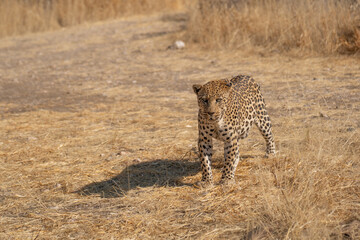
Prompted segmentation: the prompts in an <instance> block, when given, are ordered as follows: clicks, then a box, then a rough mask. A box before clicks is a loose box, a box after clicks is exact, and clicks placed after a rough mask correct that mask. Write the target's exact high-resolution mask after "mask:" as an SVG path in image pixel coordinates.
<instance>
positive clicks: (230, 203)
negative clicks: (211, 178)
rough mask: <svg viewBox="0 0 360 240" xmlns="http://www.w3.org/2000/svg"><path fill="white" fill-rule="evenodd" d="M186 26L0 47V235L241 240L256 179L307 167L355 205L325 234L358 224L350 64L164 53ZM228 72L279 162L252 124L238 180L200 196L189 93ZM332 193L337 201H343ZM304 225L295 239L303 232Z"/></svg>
mask: <svg viewBox="0 0 360 240" xmlns="http://www.w3.org/2000/svg"><path fill="white" fill-rule="evenodd" d="M184 27H185V22H184V18H183V16H182V15H169V16H165V17H164V16H151V17H136V18H127V19H123V20H117V21H111V22H106V23H98V24H93V25H89V26H86V25H85V26H80V27H74V28H71V29H65V30H62V31H56V32H50V33H41V34H33V35H27V36H22V37H15V38H5V39H2V40H0V129H1V131H0V203H1V205H0V238H2V239H49V238H69V239H79V238H80V239H81V238H82V239H89V238H94V239H95V238H96V239H111V238H114V239H118V238H128V239H134V238H141V239H143V238H145V239H146V238H155V237H159V238H167V239H169V238H171V239H173V238H201V239H208V238H234V239H238V237H239V236H244V235H245V236H247V237H248V238H251V236H252V235H251V234H250V233H252V234H253V233H254V231H251V230H252V228H254V227H253V226H254V224H255V223H253V222H249V221H248V220H247V219H249V215H248V214H249V209H255V208H256V201H257V199H259V197H258V196H260V198H261V194H263V193H264V192H266V191H267V189H264V188H263V187H261V186H263V185H261V184H260V185H259V181H260V180H259V179H260V178H261V176H260V175H264V173H266V172H267V170H268V172H269V173H270V172H271V171H272V170H271V169H273V170H274V169H275V170H274V172H273V174H277V172H279V174H280V172H284V171H293V170H294V169H295V168H296V169H298V168H300V169H301V164H305V163H304V162H306V161H307V159H315V160H316V161H315V160H314V161H310V162H311V163H312V164H313V163H314V169H316V171H319V174H318V176H327V175H330V174H333V175H332V176H333V179H335V180H334V182H336V183H338V182H340V183H341V182H343V184H344V186H345V187H344V189H345V188H346V186H348V188H349V197H348V198H347V199H348V200H349V199H350V200H349V202H351V204H353V205H351V206H350V207H349V208H346V211H345V210H344V211H343V212H341V211H340V210H339V212H335V213H334V212H331V211H330V210H329V211H328V210H327V209H325V210H324V211H323V212H321V214H324V217H327V218H324V219H333V216H334V214H335V215H336V214H338V215H336V216H335V217H336V218H338V219H339V220H338V221H335V223H337V224H338V225H336V224H335V225H332V224H333V222H323V225H324V228H331V227H333V226H335V229H339V232H341V233H342V232H344V231H345V230H344V229H343V228H342V227H341V226H345V225H346V224H348V223H349V224H348V225H346V226H345V227H348V228H349V226H352V225H351V224H353V225H354V224H357V223H356V221H359V198H356V196H357V197H359V182H358V179H359V178H357V177H359V174H358V173H359V172H360V169H359V168H360V167H359V155H360V141H359V136H360V134H359V129H360V61H359V59H358V58H352V57H347V56H342V57H307V58H305V57H302V58H297V57H289V56H281V55H264V54H259V51H253V53H251V52H241V51H220V52H211V51H203V50H198V49H197V48H196V46H191V47H189V48H187V49H185V50H173V49H168V46H169V45H171V44H172V42H173V40H174V39H175V38H174V35H176V34H178V32H180V31H182V30H183V29H184ZM237 74H249V75H252V76H253V77H254V78H255V79H256V80H257V81H258V82H259V83H260V85H261V88H262V92H263V94H264V97H265V100H266V101H267V105H268V110H269V114H270V116H271V118H272V121H273V125H274V129H273V131H274V134H275V137H276V143H277V147H278V150H279V156H278V157H277V158H270V159H266V158H264V157H263V155H264V150H265V144H264V141H263V139H262V138H261V135H260V134H259V133H258V132H257V130H256V129H253V130H252V132H251V134H250V136H249V137H248V138H247V139H245V140H243V148H242V149H241V152H242V157H243V161H242V163H241V164H239V167H238V170H237V175H236V179H237V182H238V185H237V186H234V187H232V188H230V189H225V188H223V187H222V186H216V187H215V188H214V189H212V190H204V189H197V188H195V187H194V186H193V185H192V184H193V183H195V182H196V181H198V180H200V177H201V176H200V175H201V174H200V168H199V163H198V161H197V157H196V145H197V104H196V97H195V94H193V93H192V89H191V86H192V84H194V83H205V82H206V81H208V80H212V79H216V78H223V77H231V76H233V75H237ZM217 144H218V146H217V148H216V154H215V159H214V167H215V178H216V179H219V176H220V168H221V160H222V150H221V144H220V143H217ZM289 159H290V160H289ZM337 161H339V162H340V161H341V164H339V163H338V162H337ZM317 162H321V164H324V165H321V164H319V165H316V164H317ZM287 163H288V164H287ZM327 163H328V164H330V165H331V164H332V165H331V166H333V168H326V167H325V168H324V166H326V164H327ZM262 165H263V166H266V168H262V167H261V166H262ZM264 169H265V170H264ZM324 169H325V170H324ZM328 169H330V170H331V171H327V170H328ZM344 169H345V170H346V171H348V173H349V174H348V175H346V176H337V174H336V173H334V172H336V171H338V170H339V171H340V170H344ZM345 170H344V171H345ZM262 171H263V172H262ZM294 171H295V170H294ZM314 171H315V170H314ZM332 171H334V172H332ZM295 172H296V171H295ZM291 173H292V172H291ZM289 174H290V173H289ZM294 174H295V173H294ZM304 174H305V173H304ZM270 175H271V174H270ZM270 175H269V176H270ZM295 175H296V174H295ZM295 175H294V176H293V177H294V178H295V179H296V178H297V177H299V176H298V175H297V176H295ZM304 176H305V175H304ZM305 177H306V176H305ZM329 179H330V178H329ZM275 180H276V179H275ZM269 182H273V181H272V180H271V181H269ZM295 182H296V181H295ZM332 184H333V182H332V180H331V181H330V180H329V186H330V185H331V186H333V185H332ZM275 185H276V184H275ZM275 185H274V189H275V188H276V187H277V189H279V188H278V185H276V186H275ZM315 185H316V184H314V186H315ZM269 189H270V188H269ZM271 189H272V188H271ZM339 189H340V187H339ZM274 191H275V190H274ZM269 192H270V190H269ZM350 192H351V193H350ZM351 194H352V195H351ZM280 196H281V195H280ZM331 196H332V198H331V199H332V201H333V202H334V204H335V203H336V204H338V203H339V205H336V206H340V205H341V204H340V202H341V196H337V195H336V194H334V195H331ZM275 198H276V197H274V199H275ZM313 199H314V200H312V201H315V202H316V201H317V200H316V197H315V198H313ZM274 201H275V200H274ZM294 201H296V199H295V198H294ZM309 201H310V200H309ZM329 201H330V200H329ZM313 204H315V205H316V203H314V202H313ZM321 204H324V203H321ZM329 204H330V205H329V209H331V207H332V206H333V205H331V204H332V203H329ZM309 205H310V204H309ZM309 208H310V206H309ZM320 208H321V207H319V208H316V209H315V208H311V209H312V210H311V211H312V213H313V214H315V215H316V213H317V210H318V209H320ZM339 209H340V208H339ZM254 211H255V210H254ZM299 211H300V210H299ZM304 211H308V210H307V209H305V210H304ZM334 211H335V210H334ZM348 213H351V214H352V215H351V214H348ZM345 215H347V216H345ZM350 215H351V216H350ZM289 219H291V218H289ZM304 219H305V218H304ZM269 221H271V219H270V220H269ZM289 221H290V220H289ZM296 221H300V220H299V219H297V220H296V219H295V220H294V222H296ZM301 221H302V220H301ZM301 221H300V222H301ZM303 221H304V222H303V224H310V223H311V221H310V220H308V219H307V220H306V219H305V220H303ZM326 221H328V220H326ZM329 221H330V220H329ZM354 222H355V223H354ZM350 223H351V224H350ZM255 225H256V224H255ZM300 225H301V224H300ZM310 225H311V224H310ZM304 226H306V225H304ZM304 226H301V229H302V230H301V231H300V230H299V232H295V233H294V232H292V234H293V236H298V237H301V236H303V237H304V236H308V237H310V236H312V234H314V233H312V232H311V231H310V232H304V231H305V230H304V229H306V227H304ZM337 226H339V227H337ZM296 227H298V225H295V224H293V223H292V222H291V221H290V222H289V229H290V230H291V229H292V228H293V229H296ZM345 227H344V228H345ZM318 228H319V229H321V226H320V225H319V227H318ZM254 229H257V230H256V231H255V232H260V233H259V234H260V235H261V234H262V232H263V233H264V234H270V235H267V236H270V237H271V236H272V235H271V233H269V231H268V230H267V229H266V228H265V227H264V228H254ZM259 229H260V230H259ZM261 229H263V230H261ZM299 229H300V228H299ZM290 230H289V232H290ZM354 231H355V230H353V229H352V230H348V232H346V233H344V234H347V235H344V236H343V237H347V236H350V237H351V236H355V235H354V234H358V233H356V231H355V232H354ZM249 232H250V233H249ZM320 232H321V231H320ZM246 234H247V235H246ZM249 234H250V235H249ZM285 234H286V232H285V233H284V236H287V235H285ZM307 234H308V235H307ZM351 234H353V235H351ZM274 236H276V235H274ZM290 236H291V235H290ZM339 236H340V235H339ZM287 237H288V236H287ZM335 237H336V236H335Z"/></svg>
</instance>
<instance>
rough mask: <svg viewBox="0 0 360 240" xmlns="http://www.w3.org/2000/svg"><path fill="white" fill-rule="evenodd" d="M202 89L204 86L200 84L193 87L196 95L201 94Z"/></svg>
mask: <svg viewBox="0 0 360 240" xmlns="http://www.w3.org/2000/svg"><path fill="white" fill-rule="evenodd" d="M201 88H202V86H201V85H200V84H194V85H193V90H194V92H195V94H196V95H197V94H198V93H199V92H200V90H201Z"/></svg>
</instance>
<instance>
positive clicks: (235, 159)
mask: <svg viewBox="0 0 360 240" xmlns="http://www.w3.org/2000/svg"><path fill="white" fill-rule="evenodd" d="M224 158H225V162H224V167H223V169H222V176H221V182H232V181H234V175H235V170H236V167H237V165H238V163H239V159H240V156H239V145H238V138H237V136H236V134H233V135H232V136H231V138H230V139H227V140H226V141H225V142H224Z"/></svg>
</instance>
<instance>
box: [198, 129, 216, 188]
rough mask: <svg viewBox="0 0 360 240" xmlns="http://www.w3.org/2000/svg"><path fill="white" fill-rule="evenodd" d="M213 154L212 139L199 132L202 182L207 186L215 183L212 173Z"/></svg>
mask: <svg viewBox="0 0 360 240" xmlns="http://www.w3.org/2000/svg"><path fill="white" fill-rule="evenodd" d="M212 152H213V144H212V137H211V136H209V135H206V134H204V133H202V132H201V131H199V155H200V162H201V171H202V178H201V181H202V182H203V183H205V184H212V183H213V175H212V171H211V157H212Z"/></svg>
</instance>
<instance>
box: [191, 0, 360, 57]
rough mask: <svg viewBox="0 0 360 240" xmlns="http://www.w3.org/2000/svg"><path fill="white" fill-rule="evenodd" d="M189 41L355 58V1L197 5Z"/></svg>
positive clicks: (221, 0) (359, 15) (359, 12)
mask: <svg viewBox="0 0 360 240" xmlns="http://www.w3.org/2000/svg"><path fill="white" fill-rule="evenodd" d="M190 15H191V18H190V23H189V25H188V26H189V30H188V33H187V34H188V35H187V36H188V38H190V39H192V40H193V41H195V42H198V43H200V45H202V46H204V47H206V48H224V47H226V48H254V47H255V48H256V47H262V48H266V49H269V50H270V51H289V50H294V49H295V50H297V51H300V52H306V53H322V54H332V53H334V52H340V53H356V52H358V51H359V49H360V4H359V1H347V0H343V1H338V0H320V1H311V0H305V1H291V0H255V1H231V0H210V1H208V0H199V5H198V7H197V8H195V9H194V11H191V13H190Z"/></svg>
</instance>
